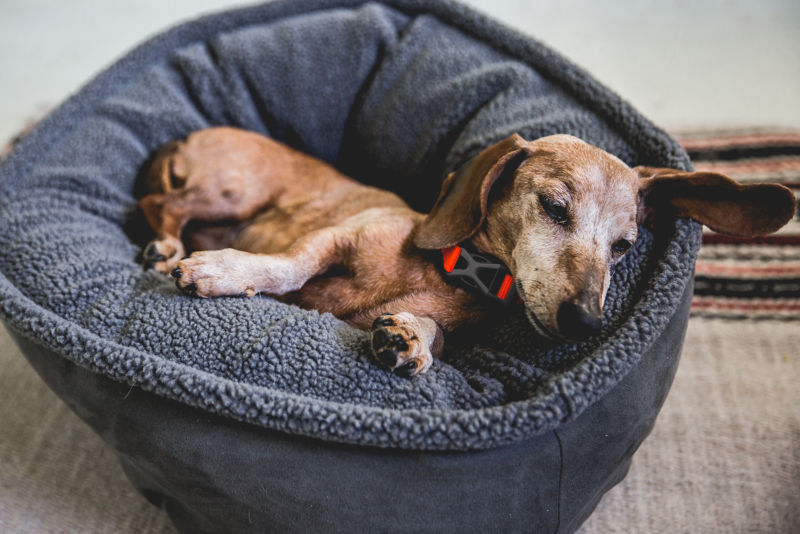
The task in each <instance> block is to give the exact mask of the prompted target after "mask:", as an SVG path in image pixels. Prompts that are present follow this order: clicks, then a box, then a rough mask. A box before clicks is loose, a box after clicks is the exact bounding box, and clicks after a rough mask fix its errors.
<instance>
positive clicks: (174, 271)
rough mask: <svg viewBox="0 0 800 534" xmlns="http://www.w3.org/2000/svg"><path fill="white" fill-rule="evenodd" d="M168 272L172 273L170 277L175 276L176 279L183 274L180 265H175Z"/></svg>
mask: <svg viewBox="0 0 800 534" xmlns="http://www.w3.org/2000/svg"><path fill="white" fill-rule="evenodd" d="M169 274H171V275H172V278H175V279H176V280H177V279H178V278H180V277H181V276H183V271H181V268H180V267H175V268H174V269H172V272H171V273H169Z"/></svg>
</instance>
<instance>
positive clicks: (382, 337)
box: [372, 328, 389, 350]
mask: <svg viewBox="0 0 800 534" xmlns="http://www.w3.org/2000/svg"><path fill="white" fill-rule="evenodd" d="M388 342H389V332H387V331H386V330H385V329H383V328H381V329H380V330H375V331H374V332H373V333H372V349H373V350H378V349H379V348H381V347H383V346H384V345H386V343H388Z"/></svg>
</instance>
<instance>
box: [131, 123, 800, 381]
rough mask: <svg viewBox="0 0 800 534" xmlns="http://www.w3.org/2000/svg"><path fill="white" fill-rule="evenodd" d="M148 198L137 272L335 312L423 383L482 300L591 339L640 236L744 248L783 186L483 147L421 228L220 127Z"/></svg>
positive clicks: (294, 154)
mask: <svg viewBox="0 0 800 534" xmlns="http://www.w3.org/2000/svg"><path fill="white" fill-rule="evenodd" d="M146 183H147V187H148V190H149V192H150V193H149V194H148V195H146V196H144V197H143V198H141V200H140V202H139V205H140V207H141V210H142V212H143V213H144V216H145V217H146V219H147V221H148V223H149V224H150V226H151V227H152V229H153V231H154V232H155V234H156V238H155V239H154V240H153V241H152V242H151V243H150V244H149V245H148V246H147V247H146V248H145V251H144V253H143V257H144V259H145V262H146V264H147V266H148V267H153V268H155V270H157V271H159V272H161V273H164V274H167V275H170V276H172V277H173V278H174V280H175V283H176V285H177V286H178V287H179V288H180V289H182V290H185V291H188V292H191V293H194V294H195V295H197V296H200V297H217V296H223V295H240V296H247V297H252V296H253V295H256V294H258V293H263V294H267V295H271V296H274V297H276V298H278V299H280V300H282V301H284V302H287V303H292V304H296V305H298V306H301V307H304V308H313V309H317V310H319V311H322V312H330V313H332V314H333V315H335V316H337V317H339V318H341V319H343V320H344V321H346V322H347V323H349V324H350V325H352V326H354V327H356V328H360V329H363V330H368V331H371V346H372V352H373V354H374V356H375V358H376V360H377V361H378V362H379V363H380V364H382V365H383V366H385V367H386V368H388V369H391V370H393V371H394V372H395V373H396V374H398V375H400V376H405V377H411V376H414V375H417V374H420V373H424V372H425V371H427V370H428V368H429V367H430V365H431V363H432V361H433V359H434V358H437V357H439V356H440V355H441V354H442V350H443V348H444V343H445V340H444V335H445V333H446V332H451V331H453V330H455V329H457V328H460V327H464V326H467V325H470V324H474V323H476V322H478V321H480V320H481V318H483V317H485V316H486V315H487V314H488V313H491V312H492V309H493V306H492V304H491V301H494V302H499V303H510V304H512V305H513V304H514V303H518V302H521V304H522V305H523V306H524V310H525V314H526V315H527V317H528V319H529V320H530V322H531V324H532V325H533V328H534V329H535V330H536V331H538V333H539V334H541V335H542V336H544V337H545V338H549V339H553V340H571V341H579V340H583V339H586V338H588V337H590V336H592V335H594V334H597V333H598V332H599V331H600V329H601V327H602V318H603V311H602V310H603V302H604V300H605V297H606V292H607V290H608V287H609V281H610V276H611V271H612V269H613V267H614V265H615V264H617V263H618V262H619V261H620V259H621V258H622V257H623V256H624V255H625V254H626V252H628V250H630V249H631V247H632V246H633V244H634V243H635V241H636V238H637V233H638V226H639V225H640V224H642V223H645V222H647V223H648V224H653V223H654V221H656V220H657V219H658V218H659V217H662V216H665V215H668V216H672V217H690V218H692V219H695V220H696V221H698V222H701V223H703V224H705V225H707V226H709V227H710V228H711V229H713V230H715V231H718V232H722V233H726V234H731V235H736V236H754V235H761V234H768V233H772V232H774V231H776V230H778V229H779V228H780V227H781V226H783V225H784V224H785V223H786V222H788V221H789V220H790V219H791V218H792V216H793V214H794V210H795V198H794V196H793V194H792V193H791V192H790V191H789V190H788V189H786V188H785V187H783V186H780V185H775V184H759V185H741V184H738V183H736V182H735V181H733V180H731V179H730V178H728V177H725V176H723V175H720V174H714V173H708V172H683V171H678V170H674V169H662V168H652V167H634V168H631V167H629V166H628V165H626V164H625V163H624V162H623V161H621V160H620V159H618V158H617V157H615V156H613V155H611V154H609V153H607V152H605V151H603V150H601V149H600V148H597V147H594V146H592V145H590V144H588V143H586V142H584V141H582V140H580V139H578V138H576V137H572V136H569V135H564V134H561V135H552V136H548V137H542V138H539V139H536V140H533V141H526V140H525V139H523V138H522V137H521V136H519V135H517V134H514V135H511V136H510V137H508V138H506V139H504V140H502V141H500V142H498V143H497V144H495V145H493V146H490V147H488V148H486V149H485V150H483V151H482V152H481V153H479V154H478V155H477V156H475V157H474V158H472V159H471V160H469V161H467V162H466V163H464V164H463V165H462V166H461V167H460V168H458V169H457V170H456V171H455V172H452V173H450V174H448V175H447V176H446V178H445V179H444V181H443V183H442V187H441V192H440V194H439V196H438V199H437V200H436V202H435V204H434V206H433V208H432V209H431V211H430V213H428V214H422V213H418V212H416V211H414V210H412V209H411V208H410V207H409V206H408V205H407V204H406V203H405V202H404V201H403V200H402V199H401V198H399V197H398V196H397V195H395V194H394V193H391V192H389V191H386V190H382V189H378V188H375V187H370V186H368V185H364V184H362V183H359V182H357V181H355V180H353V179H351V178H349V177H347V176H344V175H343V174H341V173H340V172H339V171H337V170H336V169H335V168H334V167H332V166H330V165H328V164H326V163H324V162H322V161H319V160H317V159H315V158H313V157H311V156H309V155H306V154H303V153H301V152H298V151H296V150H294V149H292V148H290V147H288V146H285V145H283V144H281V143H279V142H277V141H275V140H272V139H270V138H268V137H265V136H262V135H259V134H256V133H253V132H248V131H243V130H239V129H235V128H230V127H215V128H210V129H206V130H201V131H198V132H195V133H192V134H191V135H189V136H188V137H187V138H186V139H185V140H178V141H173V142H171V143H168V144H166V145H164V146H163V147H162V148H161V149H159V150H158V151H157V152H156V154H155V156H154V157H153V159H152V163H151V164H150V166H149V169H148V171H147V174H146ZM198 221H199V222H203V223H206V224H200V225H198V224H190V223H193V222H194V223H196V222H198ZM187 225H189V226H187ZM183 234H186V235H185V236H184V235H183ZM182 237H185V238H186V241H187V243H188V244H189V246H190V247H191V248H192V249H194V250H196V252H194V253H193V254H191V256H189V257H185V256H186V247H185V245H184V243H183V241H182ZM459 280H460V281H461V282H462V283H461V284H458V283H453V282H454V281H456V282H457V281H459ZM469 285H471V286H473V288H470V287H468V286H469Z"/></svg>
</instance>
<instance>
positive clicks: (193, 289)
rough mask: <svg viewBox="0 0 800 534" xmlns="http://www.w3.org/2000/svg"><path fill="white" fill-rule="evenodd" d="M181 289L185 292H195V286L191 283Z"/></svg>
mask: <svg viewBox="0 0 800 534" xmlns="http://www.w3.org/2000/svg"><path fill="white" fill-rule="evenodd" d="M183 289H185V290H186V291H197V284H195V283H194V282H192V283H191V284H189V285H187V286H186V287H184V288H183Z"/></svg>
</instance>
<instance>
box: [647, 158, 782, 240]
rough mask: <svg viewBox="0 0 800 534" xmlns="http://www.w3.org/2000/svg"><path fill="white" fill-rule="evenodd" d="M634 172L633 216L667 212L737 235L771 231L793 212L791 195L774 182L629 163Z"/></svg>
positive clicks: (752, 234) (648, 216) (649, 215)
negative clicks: (741, 180) (635, 208)
mask: <svg viewBox="0 0 800 534" xmlns="http://www.w3.org/2000/svg"><path fill="white" fill-rule="evenodd" d="M634 170H635V171H637V172H638V173H639V177H640V181H639V212H638V217H637V218H638V220H639V222H640V223H641V222H643V221H645V220H646V219H649V218H651V217H652V216H658V215H661V214H662V213H663V212H671V214H672V215H673V216H677V217H690V218H692V219H694V220H696V221H697V222H700V223H702V224H705V225H706V226H708V227H709V228H711V229H712V230H714V231H715V232H720V233H723V234H728V235H732V236H739V237H753V236H758V235H766V234H771V233H772V232H775V231H777V230H778V229H780V228H781V227H782V226H783V225H785V224H786V223H788V222H789V221H790V220H791V219H792V217H793V216H794V212H795V204H796V202H797V201H796V200H795V197H794V194H793V193H792V192H791V191H790V190H789V189H788V188H786V187H784V186H782V185H778V184H748V185H743V184H740V183H738V182H736V181H734V180H732V179H730V178H728V177H727V176H724V175H722V174H717V173H713V172H685V171H679V170H675V169H660V168H654V167H635V168H634Z"/></svg>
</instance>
